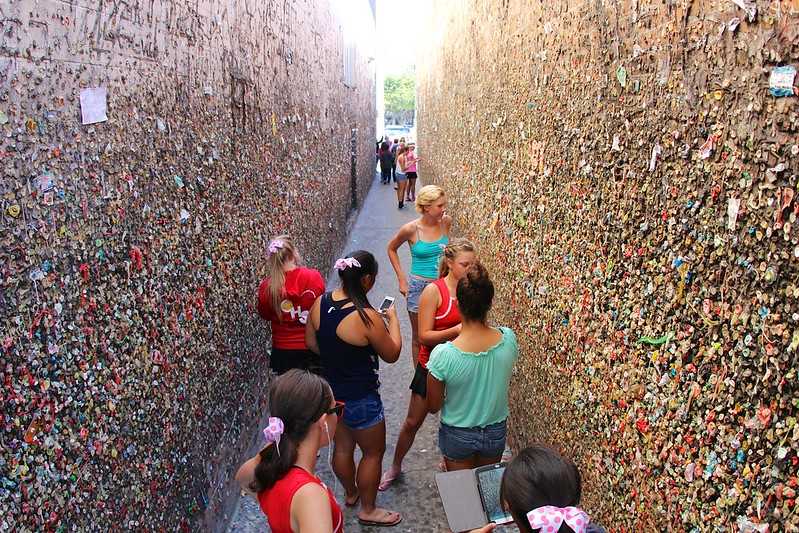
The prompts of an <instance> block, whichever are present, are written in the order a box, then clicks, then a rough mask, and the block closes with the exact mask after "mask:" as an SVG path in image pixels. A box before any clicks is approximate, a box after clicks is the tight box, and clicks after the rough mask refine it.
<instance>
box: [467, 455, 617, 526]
mask: <svg viewBox="0 0 799 533" xmlns="http://www.w3.org/2000/svg"><path fill="white" fill-rule="evenodd" d="M581 495H582V482H581V479H580V471H579V470H577V467H576V466H575V465H574V463H572V462H571V461H569V460H568V459H564V458H563V457H561V455H560V454H558V453H557V452H556V451H554V450H551V449H549V448H544V447H541V446H532V447H530V448H526V449H524V450H522V451H521V452H520V453H519V455H517V456H516V457H515V458H514V459H513V461H511V462H510V464H509V465H508V466H507V468H506V469H505V473H504V475H503V476H502V485H501V486H500V499H501V501H502V507H503V508H505V509H507V510H508V511H510V514H511V516H513V520H514V522H516V525H517V526H518V528H519V531H521V532H522V533H534V532H540V533H604V532H605V530H604V529H603V528H602V527H600V526H598V525H596V524H592V523H591V522H590V520H589V518H588V515H587V514H586V513H585V511H583V510H582V509H580V508H579V507H578V505H580V496H581ZM493 529H494V524H489V525H487V526H485V527H482V528H480V529H475V530H472V533H488V532H489V531H491V530H493Z"/></svg>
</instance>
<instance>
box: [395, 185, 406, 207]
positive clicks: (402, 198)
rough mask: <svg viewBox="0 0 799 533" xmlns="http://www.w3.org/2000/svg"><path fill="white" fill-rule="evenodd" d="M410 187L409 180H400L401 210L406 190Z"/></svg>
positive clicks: (398, 192)
mask: <svg viewBox="0 0 799 533" xmlns="http://www.w3.org/2000/svg"><path fill="white" fill-rule="evenodd" d="M407 186H408V180H406V179H403V180H398V181H397V204H398V205H399V207H400V208H402V206H403V204H404V203H405V202H404V198H405V188H406V187H407Z"/></svg>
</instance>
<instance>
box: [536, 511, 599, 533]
mask: <svg viewBox="0 0 799 533" xmlns="http://www.w3.org/2000/svg"><path fill="white" fill-rule="evenodd" d="M527 520H529V521H530V527H531V528H533V529H540V530H541V533H555V532H556V531H557V530H558V529H560V526H561V524H563V522H566V525H567V526H569V527H570V528H572V531H574V533H584V532H585V529H586V527H587V526H588V515H587V514H585V511H583V510H582V509H579V508H577V507H555V506H554V505H545V506H544V507H539V508H538V509H533V510H532V511H530V512H529V513H527Z"/></svg>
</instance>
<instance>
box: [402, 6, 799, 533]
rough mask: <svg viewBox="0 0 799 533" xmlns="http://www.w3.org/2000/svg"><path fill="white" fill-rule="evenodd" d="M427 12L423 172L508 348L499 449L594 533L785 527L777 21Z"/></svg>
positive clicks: (651, 11)
mask: <svg viewBox="0 0 799 533" xmlns="http://www.w3.org/2000/svg"><path fill="white" fill-rule="evenodd" d="M427 9H428V15H429V16H428V17H427V18H426V26H425V28H424V29H423V31H421V32H420V35H423V36H424V38H425V40H424V41H423V42H421V43H419V50H420V53H419V60H418V64H417V74H418V80H417V84H418V91H419V95H418V102H419V112H418V116H419V126H418V127H419V145H420V147H421V150H422V152H423V153H422V154H421V155H422V156H423V159H424V164H423V168H422V172H423V174H424V175H425V176H431V177H432V178H433V179H434V181H436V182H438V183H440V184H442V185H443V186H444V187H445V188H446V190H447V191H448V194H449V197H450V204H449V211H450V212H451V213H452V214H453V216H454V217H455V219H456V221H457V225H458V227H459V231H460V232H461V233H463V234H464V235H466V236H469V237H471V238H473V239H474V240H475V241H476V244H477V246H478V249H479V255H480V256H481V257H482V259H483V261H485V263H486V264H487V266H488V267H489V269H490V271H491V272H492V274H493V277H494V281H495V283H496V285H497V289H498V297H497V300H496V302H495V306H494V311H493V316H494V319H495V321H496V322H499V323H504V324H506V325H513V326H514V327H515V328H516V330H517V333H518V334H519V337H520V339H521V345H522V357H521V359H520V361H519V363H518V364H517V368H516V371H515V375H514V379H513V384H512V392H511V409H512V415H511V421H510V423H511V433H512V438H513V445H514V446H515V447H516V448H519V447H523V446H525V445H528V444H531V443H534V442H539V443H540V442H543V443H547V444H550V445H553V446H556V447H558V448H559V449H561V450H562V451H563V452H564V453H566V454H567V455H569V456H570V457H573V458H574V459H575V460H576V462H577V464H578V465H579V467H580V469H581V471H582V474H583V478H584V488H585V491H584V498H583V500H584V501H583V504H584V506H585V507H586V509H587V510H588V512H589V514H591V515H592V517H593V518H594V519H595V520H596V521H598V522H599V523H601V524H603V525H605V526H606V527H608V528H611V529H612V530H613V531H696V532H699V531H766V530H767V529H768V528H769V527H770V528H771V529H768V530H769V531H797V530H799V526H797V524H799V513H797V512H796V511H795V505H796V499H795V498H796V491H797V490H798V489H797V477H796V475H797V464H799V457H798V456H797V452H799V426H797V423H796V422H797V421H796V417H797V405H799V400H797V398H799V385H798V383H799V382H798V381H797V374H796V373H797V348H799V301H797V298H799V228H797V223H796V219H797V215H799V198H795V193H796V186H797V170H799V136H798V135H797V127H798V126H799V115H797V97H796V96H795V95H791V94H792V92H794V91H796V89H795V88H794V89H791V86H792V85H793V86H795V85H796V84H797V81H796V80H795V79H793V76H792V72H795V68H796V67H797V66H799V4H797V2H796V1H795V0H793V1H787V0H783V1H765V0H756V1H755V0H665V1H660V0H658V1H651V0H620V1H613V2H607V1H594V0H590V1H587V0H586V1H583V0H579V1H572V0H569V1H566V0H552V1H547V2H539V1H521V0H502V1H500V0H497V1H494V0H463V1H441V2H435V3H432V4H430V5H429V6H428V8H427ZM778 67H783V68H782V69H781V70H780V69H778ZM781 76H782V81H781V80H780V78H781ZM781 86H784V87H785V88H784V89H782V90H780V87H781ZM795 229H796V230H797V231H794V230H795Z"/></svg>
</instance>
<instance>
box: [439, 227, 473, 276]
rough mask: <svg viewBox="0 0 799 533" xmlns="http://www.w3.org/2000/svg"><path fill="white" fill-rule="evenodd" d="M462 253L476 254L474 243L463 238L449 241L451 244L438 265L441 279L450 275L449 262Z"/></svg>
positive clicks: (446, 247) (446, 248)
mask: <svg viewBox="0 0 799 533" xmlns="http://www.w3.org/2000/svg"><path fill="white" fill-rule="evenodd" d="M461 252H472V253H474V244H472V241H470V240H469V239H464V238H463V237H457V238H455V239H452V240H451V241H449V244H447V245H446V246H445V247H444V253H442V254H441V261H439V263H438V277H439V278H443V277H444V276H446V275H447V274H449V265H448V264H447V260H450V261H454V260H455V258H456V257H457V256H458V254H459V253H461Z"/></svg>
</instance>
